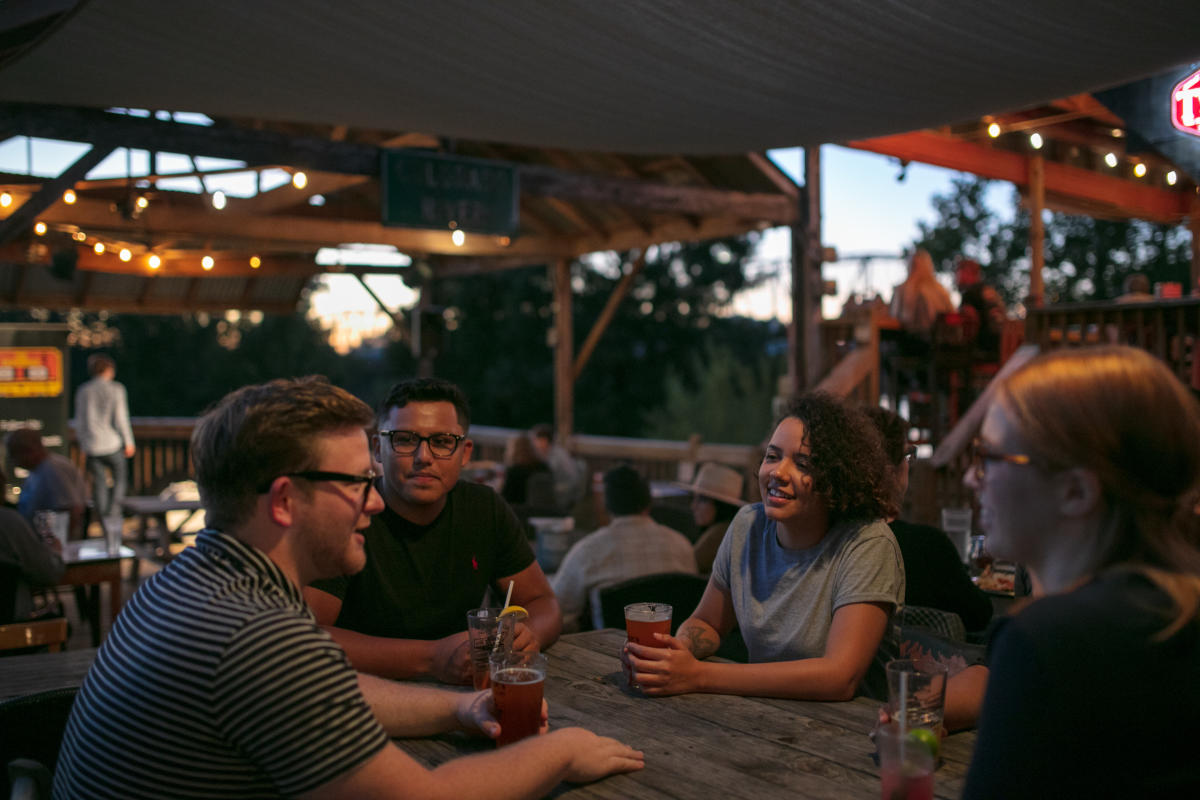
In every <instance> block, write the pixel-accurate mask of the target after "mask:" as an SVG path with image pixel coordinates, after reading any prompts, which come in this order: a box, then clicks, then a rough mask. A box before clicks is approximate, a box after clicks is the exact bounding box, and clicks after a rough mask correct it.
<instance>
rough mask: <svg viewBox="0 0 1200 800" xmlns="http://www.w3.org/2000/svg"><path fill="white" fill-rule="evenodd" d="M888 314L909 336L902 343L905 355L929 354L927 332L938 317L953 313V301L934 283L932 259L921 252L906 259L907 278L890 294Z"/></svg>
mask: <svg viewBox="0 0 1200 800" xmlns="http://www.w3.org/2000/svg"><path fill="white" fill-rule="evenodd" d="M889 310H890V313H891V315H892V316H893V317H895V318H896V319H897V320H899V321H900V327H901V329H902V330H903V331H904V332H905V333H907V334H909V336H908V340H907V341H904V342H902V343H901V344H902V348H901V349H902V352H904V354H905V355H923V354H924V353H927V352H928V351H929V332H930V330H931V329H932V328H933V323H934V321H935V320H936V319H937V316H938V314H946V313H949V312H951V311H953V310H954V301H953V300H951V299H950V293H949V292H948V291H946V287H944V286H942V284H941V283H939V282H938V279H937V276H936V275H935V274H934V271H933V259H932V258H931V257H930V255H929V253H928V252H926V251H925V250H922V249H919V248H918V249H917V250H914V251H913V254H912V256H911V257H910V258H909V259H908V278H907V279H906V280H905V281H904V283H901V284H898V285H897V286H896V288H895V289H894V290H893V291H892V302H891V306H890V309H889Z"/></svg>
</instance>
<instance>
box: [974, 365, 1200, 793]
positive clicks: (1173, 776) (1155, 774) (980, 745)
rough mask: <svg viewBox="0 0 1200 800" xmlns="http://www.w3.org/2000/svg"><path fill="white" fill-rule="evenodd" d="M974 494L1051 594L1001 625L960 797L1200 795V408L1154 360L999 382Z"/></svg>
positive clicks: (1001, 543) (993, 541) (994, 535)
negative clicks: (1198, 735) (1199, 726)
mask: <svg viewBox="0 0 1200 800" xmlns="http://www.w3.org/2000/svg"><path fill="white" fill-rule="evenodd" d="M966 482H967V484H968V485H969V486H970V487H971V488H972V489H974V490H975V492H976V493H977V495H978V498H979V509H980V522H981V524H982V526H983V528H984V530H985V531H986V533H987V536H988V547H989V549H991V551H992V553H994V554H995V556H996V557H997V558H1000V559H1005V560H1008V561H1014V562H1018V563H1023V564H1026V565H1027V566H1028V567H1029V569H1030V571H1031V572H1032V573H1033V574H1034V575H1036V576H1037V579H1038V581H1039V582H1040V584H1041V587H1042V589H1043V590H1044V591H1045V592H1046V596H1045V597H1043V598H1041V599H1040V600H1036V601H1034V602H1033V603H1031V604H1030V605H1029V606H1028V607H1026V608H1025V609H1024V610H1023V611H1021V613H1020V614H1018V615H1017V616H1015V617H1012V618H1009V619H1007V620H1005V621H1004V622H1003V624H1002V625H1000V626H999V627H998V630H997V631H996V632H995V634H994V636H993V639H992V646H991V650H990V659H989V661H990V666H991V674H990V676H989V680H988V687H987V694H986V697H985V699H984V704H983V712H982V714H981V716H980V724H979V734H978V739H977V741H976V744H975V750H974V755H973V757H972V760H971V766H970V768H969V770H968V772H967V778H966V786H965V788H964V791H963V797H964V798H967V799H968V800H975V799H976V798H992V797H1011V796H1012V794H1013V788H1014V787H1020V790H1019V793H1020V795H1021V796H1022V797H1031V798H1041V797H1046V798H1061V797H1113V798H1117V797H1156V798H1157V797H1163V798H1166V797H1172V798H1174V797H1197V796H1200V760H1197V759H1196V752H1195V744H1194V739H1193V734H1194V731H1195V727H1196V719H1197V718H1198V717H1200V683H1198V682H1197V680H1196V676H1197V675H1198V674H1200V547H1198V546H1197V542H1198V541H1200V519H1198V518H1197V515H1196V512H1195V508H1196V502H1197V498H1198V497H1200V405H1198V404H1197V402H1196V399H1195V398H1194V397H1193V396H1192V395H1191V393H1190V392H1189V390H1188V389H1187V388H1186V387H1185V386H1184V385H1183V384H1182V383H1181V382H1180V381H1179V379H1178V378H1177V377H1176V376H1175V375H1174V374H1173V373H1172V371H1171V370H1170V369H1169V368H1168V367H1167V365H1166V364H1164V363H1163V362H1162V361H1159V360H1158V359H1156V358H1155V357H1153V356H1152V355H1150V354H1149V353H1147V352H1146V351H1144V350H1140V349H1137V348H1133V347H1122V346H1106V347H1081V348H1063V349H1059V350H1052V351H1050V352H1048V353H1046V354H1043V355H1041V356H1038V357H1037V358H1035V359H1033V360H1032V361H1030V362H1029V363H1027V364H1025V365H1024V366H1022V367H1021V368H1020V369H1019V370H1017V371H1015V372H1014V373H1013V374H1012V375H1011V376H1009V377H1008V378H1007V379H1006V380H1004V381H1003V382H1002V383H1001V384H1000V385H999V386H998V387H997V391H996V397H995V401H994V402H993V403H992V404H991V406H990V407H989V408H988V410H987V415H986V416H985V417H984V420H983V427H982V429H981V431H980V437H979V439H978V440H977V445H976V447H975V451H974V456H973V459H972V468H971V469H970V470H968V472H967V475H966Z"/></svg>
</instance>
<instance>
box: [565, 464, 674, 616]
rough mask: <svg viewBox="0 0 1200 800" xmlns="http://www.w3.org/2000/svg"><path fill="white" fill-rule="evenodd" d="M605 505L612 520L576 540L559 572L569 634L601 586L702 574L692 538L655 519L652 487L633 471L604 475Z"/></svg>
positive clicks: (624, 469)
mask: <svg viewBox="0 0 1200 800" xmlns="http://www.w3.org/2000/svg"><path fill="white" fill-rule="evenodd" d="M604 505H605V507H606V508H607V509H608V513H609V516H610V517H612V521H611V522H609V523H608V525H605V526H604V527H603V528H600V529H599V530H597V531H593V532H591V533H589V534H588V535H587V536H585V537H583V538H582V539H580V540H579V541H578V542H576V543H575V544H574V546H572V547H571V549H570V550H568V551H567V555H566V557H565V558H563V561H562V564H561V565H559V568H558V572H556V573H555V574H554V582H553V587H554V594H555V596H556V597H558V602H559V605H561V606H562V612H563V630H566V631H573V630H577V629H578V628H579V618H580V615H581V614H583V611H584V609H585V608H586V607H587V603H588V597H589V595H590V593H591V590H592V589H593V588H595V587H597V586H606V585H608V584H610V583H618V582H620V581H623V580H628V579H629V578H637V577H641V576H642V575H653V574H655V573H659V572H687V573H692V574H695V572H696V559H695V557H694V556H693V555H692V543H691V542H689V541H688V540H687V537H685V536H684V535H683V534H682V533H679V532H678V531H675V530H672V529H671V528H668V527H666V526H665V525H659V524H658V523H657V522H655V521H654V520H652V519H651V518H650V484H648V483H647V482H646V479H645V478H643V477H642V475H641V474H640V473H639V472H638V471H637V470H635V469H634V468H633V467H628V466H621V467H616V468H614V469H610V470H609V471H608V472H606V473H604Z"/></svg>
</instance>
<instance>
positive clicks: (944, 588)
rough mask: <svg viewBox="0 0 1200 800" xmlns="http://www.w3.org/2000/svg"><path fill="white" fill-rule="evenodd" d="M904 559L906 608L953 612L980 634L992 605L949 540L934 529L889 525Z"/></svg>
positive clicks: (895, 522) (928, 526)
mask: <svg viewBox="0 0 1200 800" xmlns="http://www.w3.org/2000/svg"><path fill="white" fill-rule="evenodd" d="M888 524H889V525H890V526H891V528H892V533H893V534H894V535H895V536H896V541H897V542H898V543H899V544H900V553H901V555H903V556H904V585H905V590H904V604H905V605H909V606H928V607H929V608H938V609H941V610H942V611H950V612H953V613H955V614H958V616H960V617H961V618H962V621H963V625H965V626H966V628H967V630H969V631H981V630H983V629H984V628H985V627H987V624H988V620H990V619H991V618H992V601H991V598H989V597H988V596H987V593H986V592H984V591H983V590H982V589H980V588H979V587H978V586H976V585H975V584H973V583H971V578H970V577H969V576H968V575H967V569H966V567H964V566H963V564H962V561H960V560H959V557H958V550H956V549H955V548H954V544H953V543H952V542H951V541H950V537H949V536H947V535H946V534H945V532H943V531H942V530H940V529H938V528H935V527H933V526H931V525H915V524H913V523H911V522H904V521H902V520H896V521H894V522H890V523H888Z"/></svg>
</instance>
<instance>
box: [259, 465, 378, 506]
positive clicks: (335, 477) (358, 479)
mask: <svg viewBox="0 0 1200 800" xmlns="http://www.w3.org/2000/svg"><path fill="white" fill-rule="evenodd" d="M378 477H379V473H378V472H376V471H375V470H368V471H367V472H365V473H363V474H360V475H355V474H353V473H350V472H330V471H328V470H324V469H307V470H304V471H302V472H285V473H283V474H282V475H276V476H275V478H300V479H301V480H305V481H336V482H337V483H361V484H362V487H363V493H362V502H363V505H364V506H365V505H366V504H367V498H368V497H369V496H370V494H371V486H372V485H374V483H375V479H376V478H378ZM275 478H271V480H269V481H267V482H266V483H264V484H263V485H262V486H260V487H259V489H258V493H259V494H265V493H267V492H269V491H271V484H273V483H274V482H275Z"/></svg>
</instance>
